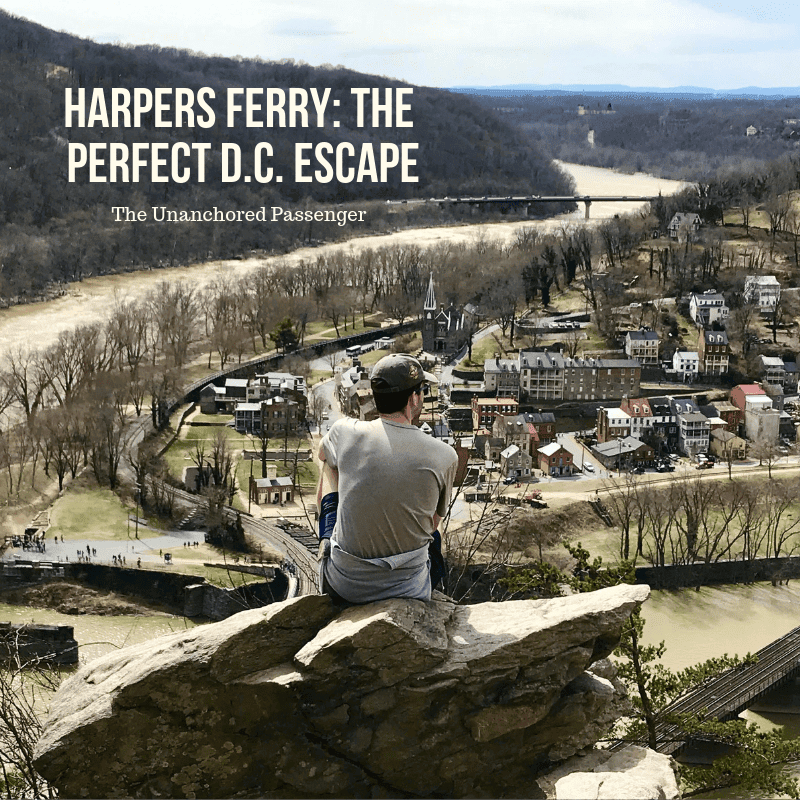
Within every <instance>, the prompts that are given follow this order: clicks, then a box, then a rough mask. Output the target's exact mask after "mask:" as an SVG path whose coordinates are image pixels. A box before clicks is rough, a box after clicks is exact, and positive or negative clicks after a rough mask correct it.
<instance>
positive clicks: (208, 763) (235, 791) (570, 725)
mask: <svg viewBox="0 0 800 800" xmlns="http://www.w3.org/2000/svg"><path fill="white" fill-rule="evenodd" d="M648 592H649V589H648V588H647V587H646V586H616V587H613V588H609V589H603V590H600V591H597V592H591V593H587V594H580V595H574V596H572V597H566V598H557V599H553V600H520V601H510V602H504V603H484V604H480V605H473V606H456V605H454V604H453V603H452V602H450V601H449V600H448V599H447V598H445V597H444V596H443V595H437V596H436V599H434V600H432V601H431V602H430V603H423V602H421V601H416V600H411V601H407V600H386V601H382V602H378V603H372V604H370V605H365V606H358V607H353V608H348V609H346V610H344V611H340V610H337V609H336V608H335V607H334V606H333V605H332V604H331V602H330V600H329V598H327V597H325V596H304V597H300V598H297V599H294V600H288V601H285V602H283V603H276V604H274V605H271V606H268V607H266V608H260V609H255V610H252V611H244V612H242V613H239V614H236V615H235V616H233V617H230V618H229V619H227V620H224V621H223V622H218V623H215V624H212V625H207V626H202V627H197V628H193V629H192V630H190V631H186V632H184V633H179V634H172V635H169V636H165V637H162V638H160V639H157V640H155V641H151V642H148V643H145V644H142V645H137V646H134V647H129V648H126V649H124V650H121V651H119V652H117V653H112V654H110V655H108V656H105V657H103V658H99V659H97V660H95V661H92V662H91V663H89V664H88V665H87V666H85V667H84V668H82V669H81V670H80V671H79V672H78V673H77V674H75V675H74V676H73V677H71V678H69V679H68V680H67V681H65V682H64V683H63V684H62V686H61V688H60V689H59V691H58V692H57V694H56V696H55V698H54V700H53V702H52V705H51V708H50V714H49V716H48V719H47V721H46V724H45V729H44V732H43V734H42V737H41V739H40V741H39V744H38V747H37V751H36V768H37V769H38V770H39V772H40V773H41V774H42V775H43V776H44V777H45V778H46V779H47V780H48V781H50V782H51V783H52V784H53V785H54V786H56V787H57V788H58V790H59V793H60V795H61V796H66V797H75V798H81V797H275V798H286V797H402V796H438V797H537V796H538V797H544V796H545V793H544V790H542V789H541V788H540V787H539V785H538V783H537V777H539V776H542V775H544V773H546V772H547V771H549V770H552V769H553V767H554V766H555V765H557V764H560V763H562V762H564V761H565V760H566V759H568V758H570V757H572V756H574V755H576V754H579V753H581V752H582V751H585V750H586V749H587V748H591V747H592V745H593V744H594V743H595V742H596V741H597V740H598V738H599V737H600V736H601V735H603V734H604V733H605V732H606V731H607V730H608V728H609V726H610V724H611V722H612V721H613V720H614V719H616V718H617V717H618V716H620V714H621V713H622V712H623V711H624V709H625V707H626V704H627V699H626V698H625V696H624V693H623V691H622V689H621V687H620V686H619V685H618V684H617V683H616V681H615V679H614V677H613V669H611V668H610V665H609V664H608V662H603V664H602V665H597V662H599V661H601V660H602V659H605V657H606V656H608V655H609V654H610V652H611V650H612V649H613V647H614V645H615V644H616V642H617V640H618V638H619V634H620V630H621V627H622V625H623V623H624V622H625V620H626V619H627V618H628V616H629V615H630V614H631V613H632V611H633V610H634V609H635V608H636V607H637V606H638V605H640V604H641V603H642V602H643V601H644V600H645V599H646V597H647V595H648ZM593 665H595V666H593ZM609 670H610V671H609ZM602 675H605V676H606V677H602ZM548 793H550V792H548ZM626 796H634V795H626ZM642 796H653V795H652V794H647V795H642Z"/></svg>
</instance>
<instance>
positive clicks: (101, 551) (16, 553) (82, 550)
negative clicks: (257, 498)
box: [2, 528, 205, 566]
mask: <svg viewBox="0 0 800 800" xmlns="http://www.w3.org/2000/svg"><path fill="white" fill-rule="evenodd" d="M204 542H205V534H204V533H203V531H159V532H158V533H156V532H155V531H152V530H149V529H142V528H140V529H139V538H138V539H136V538H134V537H132V538H130V539H126V540H120V539H114V540H92V539H87V540H81V539H80V538H77V537H74V538H72V539H69V538H67V537H65V538H64V541H63V542H62V541H61V537H60V536H59V537H55V538H54V537H53V536H45V540H44V544H45V549H44V551H43V552H40V551H39V550H36V549H32V550H23V548H22V547H9V548H8V550H6V552H5V553H3V557H2V560H3V561H17V560H24V561H48V562H51V563H58V562H62V563H64V562H77V561H82V560H88V561H90V562H96V563H104V564H112V563H114V559H115V558H119V559H124V561H123V564H124V565H125V566H135V565H136V561H137V560H138V559H141V560H142V562H150V563H153V562H155V563H163V562H164V553H171V554H172V555H173V557H175V556H179V554H180V551H181V550H182V549H183V546H184V544H187V543H188V544H190V545H191V546H194V545H195V544H198V545H199V544H203V543H204Z"/></svg>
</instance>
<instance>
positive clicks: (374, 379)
mask: <svg viewBox="0 0 800 800" xmlns="http://www.w3.org/2000/svg"><path fill="white" fill-rule="evenodd" d="M425 382H427V383H437V380H436V378H435V377H434V376H433V375H431V374H430V372H425V370H423V369H422V365H421V364H420V363H419V361H417V359H416V358H412V357H411V356H407V355H403V354H401V353H392V354H391V355H388V356H384V357H383V358H382V359H381V360H380V361H379V362H378V363H377V364H375V366H374V367H373V368H372V374H371V375H370V383H371V384H372V391H373V392H375V393H377V394H389V393H391V392H402V391H405V390H407V389H412V388H413V387H414V386H417V385H419V384H420V383H425Z"/></svg>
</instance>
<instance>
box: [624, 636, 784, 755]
mask: <svg viewBox="0 0 800 800" xmlns="http://www.w3.org/2000/svg"><path fill="white" fill-rule="evenodd" d="M756 656H757V661H756V662H755V663H753V664H743V665H740V666H738V667H734V668H733V669H729V670H727V671H726V672H724V673H723V674H722V675H719V676H718V677H716V678H712V679H710V680H708V681H707V682H706V683H704V684H703V685H702V686H701V687H699V688H698V689H695V690H694V691H693V692H691V693H690V694H688V695H685V696H684V697H681V698H679V699H678V700H676V701H675V702H674V703H671V704H670V705H669V706H667V708H666V709H665V710H664V713H665V714H669V713H671V714H679V713H696V712H702V711H703V710H704V709H705V713H704V717H705V719H715V720H718V721H720V722H724V721H725V720H729V719H733V718H735V717H736V716H737V715H738V714H739V713H740V712H742V711H744V710H745V709H746V708H748V707H749V706H751V705H752V704H753V703H754V702H755V701H756V700H758V699H760V698H761V697H763V696H764V695H765V694H767V693H768V692H770V691H771V690H772V689H776V688H778V687H780V686H781V685H783V684H785V683H787V682H788V681H790V680H791V679H792V678H793V677H795V676H796V675H798V674H800V627H798V628H795V629H794V630H792V631H789V633H787V634H786V635H785V636H782V637H781V638H780V639H776V640H775V641H774V642H772V643H771V644H768V645H767V646H766V647H764V648H762V649H761V650H759V651H758V653H756ZM656 735H657V739H658V742H659V744H658V747H657V748H656V749H657V750H658V752H659V753H666V754H667V755H673V756H674V755H678V754H679V753H680V752H681V751H682V750H684V748H686V747H687V745H689V744H690V742H687V741H684V740H682V738H681V734H680V729H679V728H678V727H677V726H675V725H671V724H667V723H660V724H659V725H657V726H656ZM624 744H628V743H627V742H626V743H624ZM644 744H645V745H646V743H644ZM617 748H618V746H615V748H614V749H617Z"/></svg>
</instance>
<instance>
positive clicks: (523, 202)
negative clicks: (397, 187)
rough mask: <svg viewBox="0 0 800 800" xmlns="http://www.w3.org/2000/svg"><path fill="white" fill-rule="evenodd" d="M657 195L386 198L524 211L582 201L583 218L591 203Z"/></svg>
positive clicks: (641, 199)
mask: <svg viewBox="0 0 800 800" xmlns="http://www.w3.org/2000/svg"><path fill="white" fill-rule="evenodd" d="M655 200H658V196H655V197H653V196H647V197H639V196H632V195H577V194H576V195H546V196H544V195H531V194H528V195H518V196H514V195H508V196H507V197H488V196H483V197H472V196H468V195H464V196H459V197H431V198H430V199H429V200H387V203H388V204H389V205H397V204H402V205H414V204H415V203H436V204H437V205H440V206H447V205H460V204H461V205H470V206H489V205H498V206H501V207H506V208H520V207H524V208H525V209H526V213H527V212H528V210H529V209H530V206H532V205H534V204H535V203H583V204H584V207H585V209H586V214H585V218H586V219H589V209H590V207H591V205H592V203H600V202H603V203H639V204H641V203H652V202H653V201H655Z"/></svg>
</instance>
